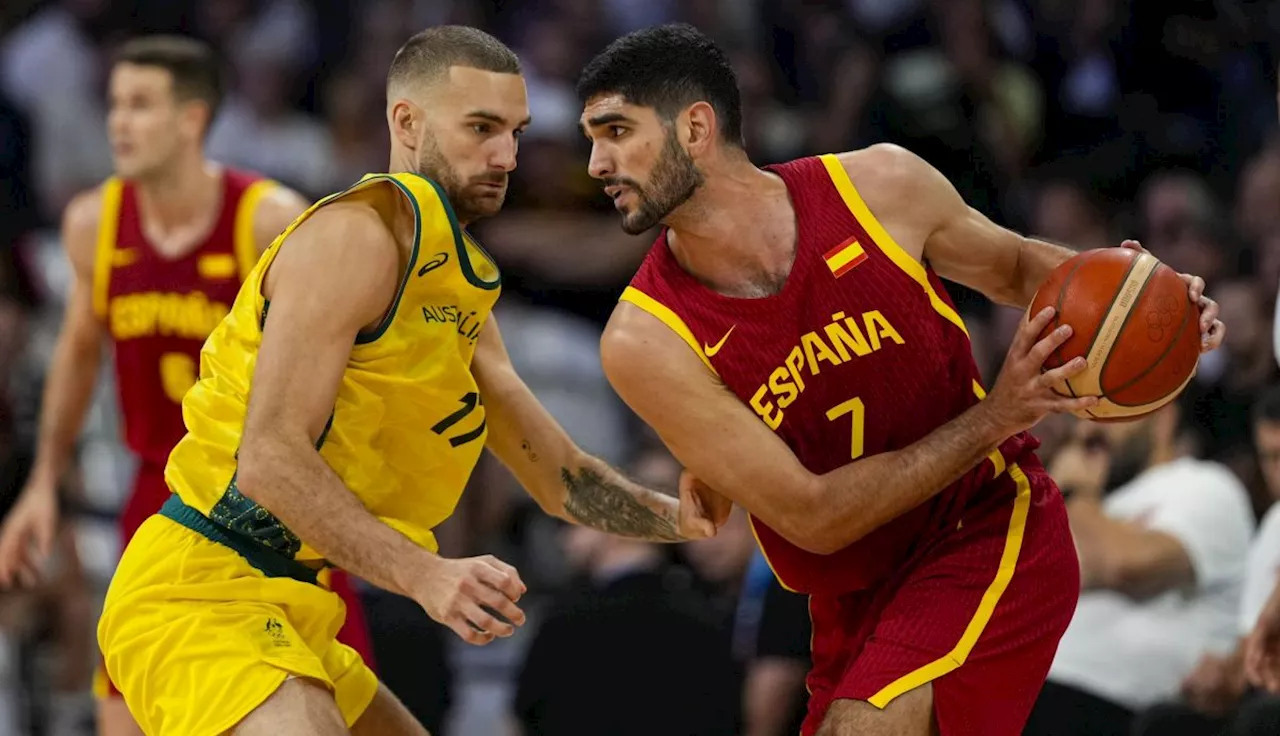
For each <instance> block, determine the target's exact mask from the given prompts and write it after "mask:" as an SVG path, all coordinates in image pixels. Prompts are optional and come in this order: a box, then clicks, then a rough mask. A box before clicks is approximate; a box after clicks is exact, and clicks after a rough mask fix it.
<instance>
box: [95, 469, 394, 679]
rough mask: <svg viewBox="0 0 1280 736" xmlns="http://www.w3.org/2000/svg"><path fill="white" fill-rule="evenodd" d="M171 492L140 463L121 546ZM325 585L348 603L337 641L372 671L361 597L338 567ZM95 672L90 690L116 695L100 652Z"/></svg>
mask: <svg viewBox="0 0 1280 736" xmlns="http://www.w3.org/2000/svg"><path fill="white" fill-rule="evenodd" d="M170 494H171V491H170V490H169V485H168V484H167V483H165V482H164V466H163V465H156V464H153V463H145V462H144V463H142V464H140V465H139V466H138V474H137V476H136V477H135V478H134V481H133V492H132V493H130V494H129V499H128V500H127V501H126V502H125V505H124V508H123V509H122V510H121V512H120V549H124V548H125V547H127V546H128V545H129V540H130V539H133V535H134V534H135V533H136V532H137V531H138V527H140V526H142V522H144V521H146V520H147V519H149V518H151V517H152V516H153V515H155V514H156V513H157V512H159V511H160V507H161V506H162V505H164V502H165V501H167V500H168V499H169V496H170ZM328 587H329V589H330V590H332V591H333V592H334V593H337V594H338V597H339V598H341V599H342V602H343V603H345V604H346V606H347V617H346V620H345V621H343V624H342V628H341V629H340V630H339V631H338V641H340V642H342V643H343V644H346V645H347V646H349V647H351V648H352V649H354V650H356V652H358V653H359V654H360V657H361V658H362V659H364V661H365V664H367V665H369V667H370V668H372V669H373V670H374V671H375V672H376V671H377V668H376V667H375V665H374V660H373V641H372V639H370V637H369V627H368V624H367V622H366V621H365V617H364V608H363V607H362V606H361V605H360V596H359V594H358V593H356V591H355V588H354V587H352V584H351V580H350V578H348V577H347V574H346V573H344V572H343V571H341V570H330V571H329V580H328ZM98 659H99V662H98V671H97V672H96V673H94V682H93V689H94V693H95V694H96V695H97V696H98V697H100V698H106V697H119V696H120V691H119V690H117V689H116V686H115V684H114V683H113V682H111V678H110V677H107V670H106V666H105V665H104V663H103V662H102V661H101V660H102V656H101V654H99V657H98Z"/></svg>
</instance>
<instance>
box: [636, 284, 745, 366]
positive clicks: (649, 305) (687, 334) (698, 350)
mask: <svg viewBox="0 0 1280 736" xmlns="http://www.w3.org/2000/svg"><path fill="white" fill-rule="evenodd" d="M619 301H624V302H630V303H631V304H634V305H636V306H637V307H639V308H641V309H643V310H644V311H646V312H648V313H649V314H651V315H653V316H654V317H657V318H658V321H659V322H662V324H664V325H666V326H667V327H670V328H671V330H672V332H675V333H676V334H677V335H679V336H680V339H682V340H684V341H685V342H686V343H688V345H689V347H690V348H692V349H693V352H694V354H695V355H697V356H698V360H701V361H702V364H703V365H705V366H706V367H707V370H709V371H711V373H712V374H714V375H715V376H716V377H719V376H720V374H719V373H717V372H716V369H715V368H713V367H712V366H711V360H710V359H709V358H707V354H706V352H705V351H704V350H703V349H702V346H701V345H699V344H698V339H697V338H695V337H694V336H693V331H692V330H690V329H689V326H688V325H686V324H685V323H684V320H682V319H680V317H679V315H677V314H676V313H675V312H673V311H671V309H670V308H669V307H667V305H665V304H663V303H662V302H659V301H658V300H657V299H654V298H653V297H651V296H649V295H648V294H646V293H644V292H643V291H640V290H639V289H637V288H636V287H634V286H628V287H627V288H626V290H624V291H623V292H622V296H621V297H620V299H619Z"/></svg>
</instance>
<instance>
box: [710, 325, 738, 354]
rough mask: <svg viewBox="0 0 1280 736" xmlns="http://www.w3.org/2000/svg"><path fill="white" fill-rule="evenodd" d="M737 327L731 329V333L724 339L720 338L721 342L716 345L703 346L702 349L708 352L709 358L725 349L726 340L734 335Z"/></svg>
mask: <svg viewBox="0 0 1280 736" xmlns="http://www.w3.org/2000/svg"><path fill="white" fill-rule="evenodd" d="M737 327H738V326H737V325H734V326H733V327H730V328H729V331H728V332H726V333H724V337H722V338H720V342H718V343H716V344H715V345H708V344H706V343H705V342H704V343H703V344H702V349H703V351H704V352H706V354H707V357H708V358H713V357H715V354H716V353H718V352H720V348H722V347H724V343H725V340H728V339H729V336H730V335H732V334H733V331H734V329H736V328H737Z"/></svg>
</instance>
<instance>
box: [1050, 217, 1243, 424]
mask: <svg viewBox="0 0 1280 736" xmlns="http://www.w3.org/2000/svg"><path fill="white" fill-rule="evenodd" d="M1203 292H1204V281H1203V280H1201V279H1200V278H1198V277H1193V276H1189V275H1187V274H1178V273H1176V272H1174V270H1173V269H1171V268H1169V267H1168V266H1166V265H1164V264H1163V263H1161V262H1160V261H1159V260H1157V259H1156V257H1155V256H1153V255H1151V254H1150V253H1148V252H1147V251H1145V250H1143V249H1142V247H1141V246H1139V245H1138V244H1137V243H1136V242H1135V241H1131V240H1130V241H1125V243H1124V245H1123V246H1122V247H1120V248H1099V249H1097V250H1090V251H1085V252H1083V253H1080V254H1079V255H1077V256H1075V257H1073V258H1071V259H1070V260H1068V261H1067V262H1065V263H1063V264H1062V265H1060V266H1058V267H1057V268H1056V269H1054V271H1053V272H1052V273H1051V274H1050V275H1049V278H1048V279H1047V280H1046V281H1045V283H1044V284H1043V285H1042V286H1041V287H1040V290H1039V291H1038V292H1036V295H1035V298H1034V299H1033V300H1032V303H1031V308H1030V309H1029V310H1028V312H1027V314H1028V316H1030V315H1033V314H1036V313H1038V312H1039V311H1040V310H1042V309H1044V308H1045V307H1053V308H1054V309H1055V311H1056V314H1055V315H1054V319H1053V320H1052V321H1051V322H1050V323H1049V326H1048V327H1046V328H1045V330H1044V333H1043V334H1042V335H1041V337H1044V336H1047V335H1048V334H1049V332H1051V331H1052V330H1053V329H1055V328H1056V327H1057V326H1058V325H1060V324H1068V325H1071V328H1072V334H1071V337H1070V338H1069V339H1068V340H1067V341H1066V342H1065V343H1063V345H1062V346H1061V347H1060V348H1058V349H1057V350H1056V351H1054V352H1053V353H1052V354H1050V355H1049V357H1048V359H1046V360H1045V362H1044V369H1045V370H1050V369H1053V368H1056V367H1058V366H1060V365H1063V364H1065V363H1067V362H1068V361H1070V360H1071V359H1073V358H1075V357H1077V356H1082V357H1084V358H1085V359H1086V360H1088V363H1089V365H1088V368H1087V369H1085V371H1084V372H1083V373H1080V374H1079V375H1077V376H1074V377H1072V378H1070V379H1068V380H1066V381H1062V382H1061V383H1059V384H1058V385H1056V386H1054V390H1055V391H1056V392H1057V393H1059V394H1061V395H1063V396H1097V397H1099V400H1098V403H1097V405H1096V406H1094V407H1092V408H1090V409H1087V410H1084V411H1083V412H1081V413H1080V414H1079V416H1081V417H1082V418H1084V419H1091V420H1096V421H1128V420H1133V419H1137V418H1139V417H1142V416H1145V415H1147V414H1150V413H1151V412H1153V411H1155V410H1157V409H1159V408H1160V407H1162V406H1164V405H1165V404H1167V403H1169V402H1170V401H1172V400H1173V399H1175V398H1177V396H1178V394H1180V393H1181V392H1182V390H1183V389H1184V388H1186V386H1187V383H1188V382H1190V380H1191V377H1192V376H1193V375H1195V370H1196V365H1197V364H1198V363H1199V360H1200V353H1201V352H1202V351H1205V352H1207V351H1208V350H1212V349H1214V348H1216V347H1217V346H1218V345H1219V344H1221V342H1222V332H1223V329H1222V323H1221V322H1219V321H1218V320H1217V319H1216V316H1217V311H1218V307H1217V304H1216V303H1214V302H1213V300H1211V299H1209V298H1208V297H1205V296H1204V293H1203Z"/></svg>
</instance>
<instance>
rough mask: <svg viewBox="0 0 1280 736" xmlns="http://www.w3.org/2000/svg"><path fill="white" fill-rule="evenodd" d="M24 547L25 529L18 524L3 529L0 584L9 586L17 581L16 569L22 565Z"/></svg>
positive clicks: (0, 548) (0, 541)
mask: <svg viewBox="0 0 1280 736" xmlns="http://www.w3.org/2000/svg"><path fill="white" fill-rule="evenodd" d="M26 548H27V535H26V531H25V529H23V528H22V527H20V526H13V527H9V528H7V529H5V533H4V535H3V536H2V537H0V585H4V586H5V587H9V586H12V585H14V584H16V583H17V582H18V579H17V578H18V570H19V568H21V567H22V564H23V559H22V558H23V557H24V556H25V554H24V552H25V550H26Z"/></svg>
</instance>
